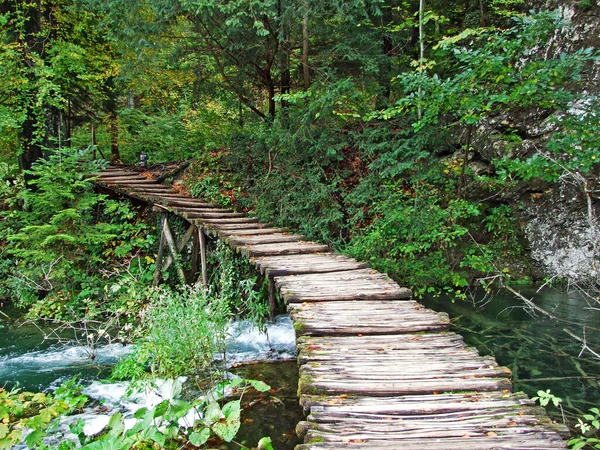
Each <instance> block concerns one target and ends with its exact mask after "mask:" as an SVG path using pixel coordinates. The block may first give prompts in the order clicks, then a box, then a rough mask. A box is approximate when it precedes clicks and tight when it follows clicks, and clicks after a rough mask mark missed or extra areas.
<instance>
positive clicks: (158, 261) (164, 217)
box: [152, 213, 167, 286]
mask: <svg viewBox="0 0 600 450" xmlns="http://www.w3.org/2000/svg"><path fill="white" fill-rule="evenodd" d="M166 221H167V213H162V214H161V223H160V241H159V244H158V255H157V256H156V263H155V265H154V274H153V275H152V286H158V283H159V281H160V276H161V270H162V260H163V257H164V255H165V223H166Z"/></svg>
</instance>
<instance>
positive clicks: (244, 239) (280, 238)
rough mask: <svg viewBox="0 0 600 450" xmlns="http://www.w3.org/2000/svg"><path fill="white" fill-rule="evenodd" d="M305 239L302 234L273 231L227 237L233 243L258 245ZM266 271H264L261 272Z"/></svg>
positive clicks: (237, 244)
mask: <svg viewBox="0 0 600 450" xmlns="http://www.w3.org/2000/svg"><path fill="white" fill-rule="evenodd" d="M304 239H305V236H302V235H300V234H290V233H271V234H261V235H238V236H233V237H226V238H225V240H226V241H227V242H229V243H230V244H231V245H236V246H240V245H256V244H280V243H283V242H298V241H302V240H304ZM261 273H264V272H261Z"/></svg>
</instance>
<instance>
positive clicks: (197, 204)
mask: <svg viewBox="0 0 600 450" xmlns="http://www.w3.org/2000/svg"><path fill="white" fill-rule="evenodd" d="M160 201H161V203H162V204H163V205H164V206H169V207H174V208H180V207H188V208H189V207H193V208H204V209H206V210H207V211H209V210H211V209H218V207H217V206H215V205H213V204H212V203H208V202H205V201H203V200H200V199H192V198H188V199H186V200H179V199H172V198H171V196H167V197H165V196H163V197H161V198H160Z"/></svg>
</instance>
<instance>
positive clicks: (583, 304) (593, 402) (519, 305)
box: [423, 287, 600, 416]
mask: <svg viewBox="0 0 600 450" xmlns="http://www.w3.org/2000/svg"><path fill="white" fill-rule="evenodd" d="M518 290H519V292H521V293H522V294H523V295H524V296H525V297H526V298H527V299H530V298H531V299H533V301H534V303H535V304H536V305H537V306H539V307H540V308H543V309H544V310H546V311H548V312H549V313H551V314H552V315H553V316H555V317H557V319H558V320H552V319H549V318H548V317H546V316H545V315H543V314H540V313H538V314H537V315H536V316H532V315H531V314H529V313H528V312H527V311H526V309H525V308H524V304H523V301H522V300H521V299H519V298H516V297H515V295H513V294H511V293H509V292H507V291H500V292H497V293H495V295H494V296H493V297H492V298H491V299H490V298H483V297H482V296H479V297H475V298H474V299H473V300H472V301H471V302H459V301H456V302H455V303H452V302H451V301H450V300H449V299H447V298H446V299H444V298H439V299H425V300H424V301H423V303H424V304H425V305H426V306H427V307H430V308H432V309H435V310H438V311H445V312H447V313H448V314H449V315H450V317H451V319H452V322H451V323H452V329H453V330H454V331H456V332H459V333H460V334H461V335H463V336H464V338H465V341H466V342H467V344H469V345H471V346H474V347H476V348H477V349H478V350H479V351H480V353H482V354H492V355H494V356H495V357H496V359H497V360H498V362H499V363H500V364H501V365H504V366H507V367H509V368H510V369H511V370H512V372H513V384H514V390H515V391H524V392H526V393H527V394H529V395H530V396H535V395H536V393H537V391H538V390H546V389H550V390H551V392H552V393H553V394H554V395H557V396H559V397H561V398H562V399H563V405H564V408H565V411H566V412H567V415H570V416H572V415H581V414H582V413H583V412H585V411H587V409H589V408H590V407H593V406H597V405H600V389H599V388H600V383H599V382H600V360H598V359H597V358H595V357H594V356H593V355H592V354H591V353H590V352H589V351H583V353H582V354H581V355H580V353H581V351H582V343H581V342H579V341H578V340H576V339H575V338H574V337H573V336H572V335H570V334H569V332H570V333H572V334H574V335H576V336H578V337H580V338H582V337H583V335H584V329H585V338H586V341H587V344H588V345H589V346H590V348H592V349H595V350H596V351H600V329H599V328H598V327H599V325H600V312H599V311H597V310H595V309H594V308H593V307H591V306H590V305H588V302H587V301H586V299H584V297H582V295H580V294H579V293H577V292H563V291H560V290H557V289H544V290H543V291H542V292H540V293H537V294H536V289H535V288H533V287H529V288H525V289H518ZM592 306H593V305H592Z"/></svg>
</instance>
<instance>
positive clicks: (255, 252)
mask: <svg viewBox="0 0 600 450" xmlns="http://www.w3.org/2000/svg"><path fill="white" fill-rule="evenodd" d="M238 248H239V250H240V252H241V253H242V254H243V255H245V256H247V257H253V256H266V255H298V254H303V253H319V252H324V251H328V250H329V247H328V246H327V245H323V244H315V243H313V242H306V241H302V242H285V243H281V244H257V245H244V246H242V247H238Z"/></svg>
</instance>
